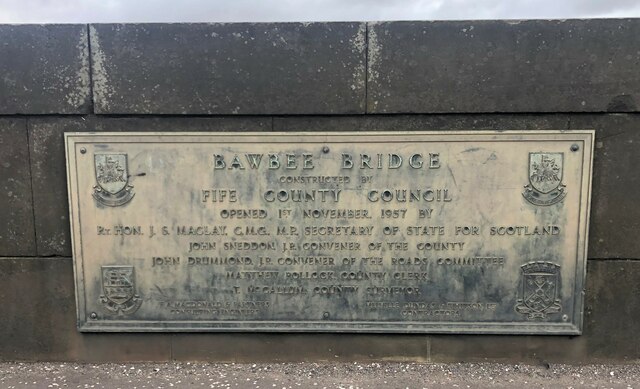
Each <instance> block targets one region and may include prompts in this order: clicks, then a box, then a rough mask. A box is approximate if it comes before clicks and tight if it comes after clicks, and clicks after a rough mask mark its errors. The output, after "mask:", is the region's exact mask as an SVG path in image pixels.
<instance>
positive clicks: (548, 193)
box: [522, 153, 567, 205]
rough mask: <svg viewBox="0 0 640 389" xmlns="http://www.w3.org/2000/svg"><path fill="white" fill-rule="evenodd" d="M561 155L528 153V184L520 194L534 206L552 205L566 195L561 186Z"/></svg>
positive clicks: (562, 156)
mask: <svg viewBox="0 0 640 389" xmlns="http://www.w3.org/2000/svg"><path fill="white" fill-rule="evenodd" d="M563 170H564V154H563V153H529V184H528V185H526V186H525V187H524V188H525V191H524V192H523V193H522V195H523V196H524V198H525V199H527V201H529V202H530V203H531V204H534V205H552V204H555V203H557V202H559V201H560V200H562V199H563V198H564V197H565V196H566V195H567V193H566V192H565V190H564V188H565V185H563V184H562V173H563Z"/></svg>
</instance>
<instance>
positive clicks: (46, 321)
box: [0, 258, 640, 364]
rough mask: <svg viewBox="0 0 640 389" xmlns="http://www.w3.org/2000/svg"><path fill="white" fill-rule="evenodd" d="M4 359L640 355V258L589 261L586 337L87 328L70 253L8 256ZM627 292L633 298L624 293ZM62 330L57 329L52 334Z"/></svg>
mask: <svg viewBox="0 0 640 389" xmlns="http://www.w3.org/2000/svg"><path fill="white" fill-rule="evenodd" d="M0 274H2V275H3V277H4V278H3V279H4V281H3V282H2V283H0V298H1V299H2V301H10V302H12V303H11V304H5V306H4V308H3V312H2V313H3V314H2V316H0V334H2V335H1V336H0V350H2V352H1V353H0V360H75V361H95V362H99V361H113V362H115V361H137V360H149V361H168V360H172V359H173V360H182V361H192V360H209V361H225V362H260V361H263V362H274V361H279V362H299V361H305V360H313V361H319V360H325V361H336V362H340V361H380V360H386V361H415V362H453V361H483V360H488V359H490V360H494V361H498V360H505V361H506V360H510V361H513V360H516V361H519V362H526V363H543V364H544V363H553V362H567V363H584V362H589V361H591V362H594V361H598V360H616V361H633V360H637V359H638V358H640V338H638V337H635V336H628V334H634V333H638V331H640V322H639V321H638V320H634V319H633V318H634V317H638V315H640V286H639V284H638V283H637V282H636V281H637V279H638V277H640V261H626V260H611V261H589V266H588V271H587V287H586V304H585V329H584V334H583V335H582V336H573V337H571V336H486V335H473V336H471V335H469V336H460V335H431V336H424V335H402V334H393V335H383V334H380V335H375V334H371V335H367V334H360V335H354V334H342V335H339V336H337V335H331V334H269V333H264V334H248V333H238V334H187V333H183V334H148V333H147V334H117V333H115V334H114V333H109V334H101V333H91V334H87V333H79V332H78V331H77V330H76V327H75V325H76V323H75V300H74V289H73V288H74V287H73V270H72V261H71V259H70V258H0ZM620 296H624V298H621V297H620ZM52 334H54V335H52Z"/></svg>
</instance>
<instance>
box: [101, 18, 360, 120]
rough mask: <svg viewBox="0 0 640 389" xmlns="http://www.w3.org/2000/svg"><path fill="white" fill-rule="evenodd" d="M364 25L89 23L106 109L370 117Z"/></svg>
mask: <svg viewBox="0 0 640 389" xmlns="http://www.w3.org/2000/svg"><path fill="white" fill-rule="evenodd" d="M365 35H366V25H365V24H364V23H305V24H301V23H274V24H248V23H237V24H136V25H111V24H109V25H91V26H90V36H91V38H90V40H91V56H92V64H93V82H94V83H93V93H94V100H95V109H96V113H99V114H125V113H130V114H273V113H277V114H301V113H306V114H345V113H364V100H365V56H366V42H365V40H366V36H365Z"/></svg>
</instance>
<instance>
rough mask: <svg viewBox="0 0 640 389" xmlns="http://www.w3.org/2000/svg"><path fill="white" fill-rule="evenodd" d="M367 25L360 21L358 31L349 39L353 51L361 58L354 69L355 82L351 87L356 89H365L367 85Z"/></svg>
mask: <svg viewBox="0 0 640 389" xmlns="http://www.w3.org/2000/svg"><path fill="white" fill-rule="evenodd" d="M366 34H367V25H366V24H365V23H360V26H359V27H358V31H357V32H356V34H355V36H354V37H353V38H351V39H350V40H349V43H351V45H352V47H353V49H352V52H353V53H355V54H356V55H357V56H358V58H359V59H360V60H359V61H358V62H357V63H356V64H355V66H354V71H353V84H352V85H351V89H352V90H354V91H356V90H360V91H364V89H365V85H366V82H367V80H366V71H367V69H366V67H365V66H366V65H365V61H364V57H365V55H366V50H367V39H366V38H367V37H366Z"/></svg>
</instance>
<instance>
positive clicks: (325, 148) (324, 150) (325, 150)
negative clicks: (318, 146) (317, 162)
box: [322, 146, 329, 154]
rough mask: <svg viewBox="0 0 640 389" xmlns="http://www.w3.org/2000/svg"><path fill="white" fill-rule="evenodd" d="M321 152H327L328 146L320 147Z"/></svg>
mask: <svg viewBox="0 0 640 389" xmlns="http://www.w3.org/2000/svg"><path fill="white" fill-rule="evenodd" d="M322 152H323V153H325V154H327V153H328V152H329V147H328V146H324V147H323V148H322Z"/></svg>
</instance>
